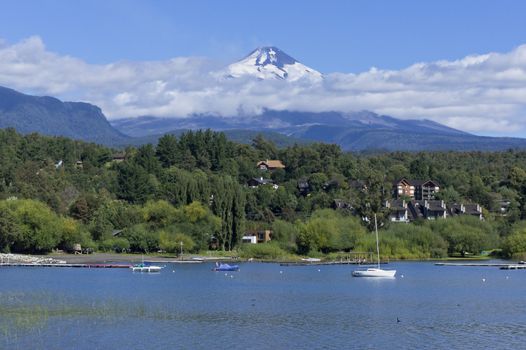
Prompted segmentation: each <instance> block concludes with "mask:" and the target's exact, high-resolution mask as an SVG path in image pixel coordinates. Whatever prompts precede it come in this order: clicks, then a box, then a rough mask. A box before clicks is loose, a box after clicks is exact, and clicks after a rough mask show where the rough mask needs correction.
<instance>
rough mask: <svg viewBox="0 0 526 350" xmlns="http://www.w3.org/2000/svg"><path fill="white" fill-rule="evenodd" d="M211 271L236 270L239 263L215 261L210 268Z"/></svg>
mask: <svg viewBox="0 0 526 350" xmlns="http://www.w3.org/2000/svg"><path fill="white" fill-rule="evenodd" d="M212 270H213V271H238V270H239V265H229V264H223V263H221V264H220V263H216V266H215V267H214V268H213V269H212Z"/></svg>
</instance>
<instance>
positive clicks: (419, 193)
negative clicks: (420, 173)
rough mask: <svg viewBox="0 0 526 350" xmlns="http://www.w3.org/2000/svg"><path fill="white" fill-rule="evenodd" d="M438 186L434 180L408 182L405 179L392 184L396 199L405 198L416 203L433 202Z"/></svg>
mask: <svg viewBox="0 0 526 350" xmlns="http://www.w3.org/2000/svg"><path fill="white" fill-rule="evenodd" d="M439 190H440V186H439V184H438V182H437V181H435V180H408V179H406V178H405V177H403V178H401V179H399V180H396V181H394V182H393V194H394V197H395V198H396V199H399V198H403V197H407V198H410V199H414V200H417V201H422V200H428V201H429V200H434V199H435V194H436V193H437V192H438V191H439Z"/></svg>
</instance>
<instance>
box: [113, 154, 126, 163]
mask: <svg viewBox="0 0 526 350" xmlns="http://www.w3.org/2000/svg"><path fill="white" fill-rule="evenodd" d="M125 159H126V154H125V153H115V154H114V155H113V157H112V162H115V163H121V162H124V160H125Z"/></svg>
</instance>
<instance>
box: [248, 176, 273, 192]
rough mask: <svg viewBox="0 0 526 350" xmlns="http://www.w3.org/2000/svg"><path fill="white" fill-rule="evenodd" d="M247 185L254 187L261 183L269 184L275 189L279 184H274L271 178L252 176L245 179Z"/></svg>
mask: <svg viewBox="0 0 526 350" xmlns="http://www.w3.org/2000/svg"><path fill="white" fill-rule="evenodd" d="M247 185H248V187H250V188H256V187H259V186H261V185H271V186H272V188H274V189H275V190H277V189H278V188H279V186H278V185H277V184H275V183H274V181H272V180H271V179H264V178H263V177H253V178H251V179H250V180H248V181H247Z"/></svg>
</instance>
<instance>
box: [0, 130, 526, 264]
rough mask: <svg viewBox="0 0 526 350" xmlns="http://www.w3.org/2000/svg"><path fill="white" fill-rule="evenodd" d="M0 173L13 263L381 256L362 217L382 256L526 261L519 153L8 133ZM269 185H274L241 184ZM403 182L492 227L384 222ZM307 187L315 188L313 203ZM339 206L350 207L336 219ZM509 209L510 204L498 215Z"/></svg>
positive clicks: (524, 171)
mask: <svg viewBox="0 0 526 350" xmlns="http://www.w3.org/2000/svg"><path fill="white" fill-rule="evenodd" d="M117 153H120V154H123V155H124V159H122V157H119V158H116V157H114V156H115V154H117ZM267 159H279V160H281V161H282V162H283V164H285V166H286V167H285V168H284V169H278V170H273V171H271V172H269V171H262V170H259V169H258V168H257V167H256V164H257V162H258V161H260V160H267ZM0 164H1V166H0V199H1V200H0V250H2V251H6V252H7V251H11V252H29V253H46V252H50V251H51V250H53V249H63V250H71V249H72V247H73V246H74V245H75V244H77V243H80V244H81V245H82V247H89V248H91V249H94V250H102V251H119V252H122V251H127V252H157V251H159V250H162V251H166V252H177V251H179V249H180V246H181V242H182V243H183V247H184V250H185V251H186V252H199V251H203V250H207V249H209V248H210V245H211V244H212V243H213V244H217V249H221V250H233V249H235V250H236V252H238V253H239V254H240V255H242V256H254V257H261V258H280V257H286V256H290V255H294V254H302V255H303V254H304V255H307V254H309V255H320V254H333V255H335V256H337V254H340V253H341V252H350V251H354V252H357V251H360V252H368V251H373V250H374V244H375V240H374V235H371V234H370V232H371V230H372V222H371V220H367V219H366V218H372V215H373V213H376V214H377V215H378V218H379V224H380V227H381V237H382V239H381V251H382V254H383V255H385V256H386V257H391V258H440V257H445V256H447V255H466V254H468V253H471V254H479V253H480V252H481V251H484V250H491V249H495V248H500V249H502V252H501V254H502V255H503V256H505V257H521V256H522V255H523V254H524V252H526V224H525V221H523V220H525V219H526V152H524V151H514V150H509V151H506V152H420V153H410V152H395V153H378V154H365V153H362V154H354V153H344V152H342V151H341V149H340V148H339V147H338V146H336V145H328V144H308V145H294V146H290V147H287V148H277V147H276V145H274V144H273V143H272V142H269V141H267V140H265V139H264V138H263V137H261V136H258V137H256V138H255V139H254V140H253V143H252V145H243V144H237V143H233V142H231V141H228V140H227V139H226V137H225V135H224V134H222V133H216V132H212V131H210V130H207V131H195V132H186V133H184V134H182V135H180V136H179V137H176V136H173V135H166V136H164V137H162V138H161V139H160V140H159V143H158V144H157V146H152V145H146V146H141V147H139V148H128V149H126V150H119V151H117V150H112V149H109V148H106V147H103V146H99V145H96V144H89V143H84V142H80V141H74V140H71V139H67V138H62V137H43V136H39V135H37V134H30V135H25V136H23V135H20V134H17V133H16V132H15V131H14V130H12V129H6V130H0ZM261 177H264V178H268V179H271V180H272V181H273V183H274V184H278V185H279V187H278V188H277V189H276V188H275V187H273V186H271V185H262V186H259V187H255V188H252V187H249V186H247V181H248V180H250V179H252V178H261ZM401 177H408V178H414V179H434V180H436V181H438V182H439V183H440V185H441V191H440V192H438V193H437V196H438V197H439V199H442V200H444V201H445V202H447V203H454V202H461V201H463V202H466V203H469V202H472V203H479V204H480V205H482V207H483V208H484V218H485V220H483V221H480V220H478V219H477V218H475V217H470V216H457V217H451V218H447V219H443V220H433V221H431V220H418V221H416V222H414V223H411V224H404V223H390V222H389V220H387V209H386V208H385V206H384V205H383V203H384V202H385V200H387V199H390V198H391V194H392V191H391V187H392V182H393V181H394V180H395V179H398V178H401ZM299 183H308V191H305V189H302V190H301V191H300V188H299V187H298V184H299ZM355 183H360V184H365V185H366V186H365V189H364V187H363V186H362V187H360V186H355V185H354V184H355ZM335 200H338V201H343V202H345V203H348V205H347V206H346V207H345V208H344V209H337V210H334V209H331V208H332V207H333V204H334V202H335ZM502 200H505V201H507V202H508V203H509V205H508V206H507V207H506V211H505V212H504V213H503V212H502V211H501V205H500V203H501V202H502ZM364 219H365V220H364ZM261 229H271V230H272V234H273V239H272V241H271V242H270V243H266V244H257V245H250V244H241V237H242V236H243V235H244V233H245V232H247V231H253V230H261Z"/></svg>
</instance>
